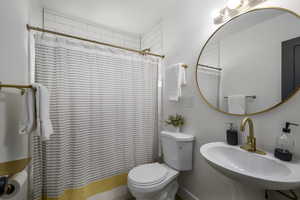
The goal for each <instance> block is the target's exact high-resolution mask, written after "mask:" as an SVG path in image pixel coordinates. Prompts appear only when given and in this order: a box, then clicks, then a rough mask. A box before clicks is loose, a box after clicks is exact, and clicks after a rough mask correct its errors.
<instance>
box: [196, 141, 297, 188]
mask: <svg viewBox="0 0 300 200" xmlns="http://www.w3.org/2000/svg"><path fill="white" fill-rule="evenodd" d="M200 152H201V154H202V155H203V156H204V158H205V160H206V161H207V162H208V163H209V164H210V165H211V166H212V167H213V168H215V169H217V170H218V171H219V172H221V173H223V174H224V175H226V176H228V177H229V178H232V179H236V180H238V181H242V182H244V183H246V184H251V185H253V186H256V187H260V188H262V189H267V190H292V189H296V188H298V187H300V162H299V161H297V160H296V161H293V162H283V161H280V160H278V159H276V158H275V157H274V156H273V155H272V154H270V153H267V155H259V154H255V153H251V152H247V151H245V150H243V149H241V148H240V147H239V146H230V145H228V144H226V143H223V142H215V143H208V144H205V145H203V146H202V147H201V148H200Z"/></svg>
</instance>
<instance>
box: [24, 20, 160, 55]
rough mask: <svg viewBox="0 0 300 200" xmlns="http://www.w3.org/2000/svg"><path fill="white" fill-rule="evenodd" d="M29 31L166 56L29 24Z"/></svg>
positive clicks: (143, 53) (145, 53) (144, 53)
mask: <svg viewBox="0 0 300 200" xmlns="http://www.w3.org/2000/svg"><path fill="white" fill-rule="evenodd" d="M27 30H28V31H30V30H34V31H39V32H43V33H50V34H54V35H59V36H63V37H68V38H73V39H77V40H82V41H85V42H91V43H95V44H99V45H104V46H109V47H113V48H117V49H122V50H125V51H131V52H135V53H139V54H142V55H150V56H155V57H160V58H165V56H164V55H159V54H155V53H151V52H148V51H149V49H145V50H142V51H141V50H136V49H131V48H127V47H122V46H118V45H114V44H109V43H105V42H99V41H96V40H90V39H87V38H83V37H79V36H75V35H69V34H65V33H60V32H56V31H51V30H48V29H43V28H39V27H34V26H30V25H29V24H27Z"/></svg>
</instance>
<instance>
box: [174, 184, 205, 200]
mask: <svg viewBox="0 0 300 200" xmlns="http://www.w3.org/2000/svg"><path fill="white" fill-rule="evenodd" d="M177 195H178V196H179V198H180V199H182V200H200V199H199V198H197V197H196V196H195V195H193V194H192V193H191V192H190V191H188V190H187V189H186V188H183V187H180V188H179V190H178V193H177Z"/></svg>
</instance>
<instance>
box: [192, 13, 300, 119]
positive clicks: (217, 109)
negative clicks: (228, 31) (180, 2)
mask: <svg viewBox="0 0 300 200" xmlns="http://www.w3.org/2000/svg"><path fill="white" fill-rule="evenodd" d="M267 9H277V10H282V11H285V12H288V13H290V14H292V15H294V16H296V17H298V18H299V20H300V15H299V14H298V13H296V12H294V11H291V10H289V9H286V8H281V7H263V8H255V9H251V10H249V11H246V12H243V13H241V14H239V15H237V16H234V17H232V18H231V19H230V20H228V21H226V22H225V23H224V24H222V25H221V26H220V27H218V28H217V30H215V31H214V33H213V34H212V35H211V36H210V37H209V38H208V40H207V41H206V42H205V44H204V46H203V47H202V50H201V52H200V55H199V57H198V60H197V64H196V83H197V87H198V91H199V93H200V96H201V98H202V99H203V100H204V101H205V103H206V104H207V105H208V106H209V107H210V108H212V109H214V110H216V111H218V112H220V113H223V114H226V115H230V116H239V117H245V116H253V115H258V114H262V113H266V112H269V111H271V110H273V109H275V108H277V107H279V106H281V105H282V104H284V103H286V102H288V101H289V100H290V99H291V98H293V97H294V96H295V95H296V94H297V93H298V92H299V91H300V87H299V88H297V89H295V91H294V93H293V94H292V95H290V96H289V97H288V98H286V99H285V100H284V101H281V102H280V103H278V104H275V105H274V106H272V107H270V108H268V109H265V110H262V111H260V112H255V113H249V114H243V115H241V114H233V113H229V112H225V111H223V110H221V109H219V108H217V107H215V106H213V105H212V104H211V103H210V102H208V100H207V99H206V98H205V96H204V95H203V93H202V92H201V89H200V87H199V82H198V69H199V67H198V66H199V61H200V58H201V56H202V54H203V52H204V49H205V47H206V46H207V44H208V43H209V41H210V40H211V39H212V38H213V37H214V36H215V35H216V33H217V32H218V31H219V30H220V29H222V28H223V27H224V26H226V25H227V24H229V23H230V22H232V21H233V20H235V19H236V18H238V17H240V16H243V15H246V14H248V13H251V12H255V11H259V10H267Z"/></svg>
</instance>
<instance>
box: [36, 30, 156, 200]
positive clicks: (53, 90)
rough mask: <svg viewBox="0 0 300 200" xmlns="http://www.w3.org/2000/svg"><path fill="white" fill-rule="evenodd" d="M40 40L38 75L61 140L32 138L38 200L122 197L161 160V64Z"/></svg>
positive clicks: (78, 44)
mask: <svg viewBox="0 0 300 200" xmlns="http://www.w3.org/2000/svg"><path fill="white" fill-rule="evenodd" d="M34 41H35V44H34V46H35V59H34V60H35V65H34V67H35V69H34V70H32V75H33V76H34V77H35V82H37V83H41V84H43V85H45V86H46V87H47V88H48V90H49V92H50V94H51V95H50V118H51V121H52V123H53V128H54V135H52V136H51V139H50V140H49V141H41V140H40V139H39V138H38V137H36V136H32V137H33V138H32V144H31V146H32V150H31V152H32V160H33V162H32V167H31V172H32V184H31V188H32V189H31V195H32V199H34V200H36V199H51V200H85V199H87V198H88V197H91V196H93V195H96V194H97V195H100V196H99V198H98V199H105V198H109V196H110V195H111V199H113V197H118V195H121V194H116V193H118V191H119V192H120V191H121V189H120V190H118V189H116V188H119V187H122V185H126V181H127V173H128V171H129V170H130V169H131V168H133V167H134V166H136V165H140V164H144V163H149V162H153V160H155V157H156V152H155V149H157V148H156V147H157V145H158V144H157V137H158V136H157V127H158V126H157V123H158V120H157V119H158V115H157V106H158V99H157V96H158V89H157V82H158V66H159V62H160V59H158V58H154V57H150V56H142V55H138V54H135V53H129V52H125V51H122V50H118V49H112V48H108V47H104V46H99V45H93V44H90V43H86V42H81V41H76V40H72V39H65V38H58V37H53V36H50V35H47V34H42V35H41V34H35V35H34ZM108 191H111V194H109V192H108ZM107 192H108V194H107ZM101 193H106V197H105V198H101ZM114 193H115V194H114ZM120 193H122V192H120ZM123 193H124V191H123ZM120 198H121V199H122V198H123V199H124V197H120Z"/></svg>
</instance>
